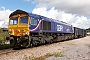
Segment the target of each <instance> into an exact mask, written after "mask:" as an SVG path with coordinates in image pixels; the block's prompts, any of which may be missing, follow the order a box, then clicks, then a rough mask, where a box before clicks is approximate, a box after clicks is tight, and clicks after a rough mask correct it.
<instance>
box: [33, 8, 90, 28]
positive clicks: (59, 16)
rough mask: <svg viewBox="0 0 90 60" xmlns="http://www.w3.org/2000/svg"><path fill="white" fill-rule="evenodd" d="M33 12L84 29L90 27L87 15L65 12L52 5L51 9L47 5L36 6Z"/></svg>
mask: <svg viewBox="0 0 90 60" xmlns="http://www.w3.org/2000/svg"><path fill="white" fill-rule="evenodd" d="M32 13H35V14H39V15H42V16H46V17H48V18H53V19H56V20H60V21H63V22H67V23H68V24H71V25H73V26H74V27H79V28H84V29H86V28H89V27H90V25H89V24H90V19H88V18H87V17H85V16H83V15H82V16H79V15H77V14H71V13H65V12H64V11H60V10H58V9H55V8H54V7H52V8H51V9H47V8H46V7H41V8H35V9H33V11H32Z"/></svg>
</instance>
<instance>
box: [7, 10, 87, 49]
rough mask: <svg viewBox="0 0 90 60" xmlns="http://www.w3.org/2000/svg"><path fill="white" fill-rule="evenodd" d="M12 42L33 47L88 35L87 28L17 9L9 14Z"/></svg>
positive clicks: (9, 29)
mask: <svg viewBox="0 0 90 60" xmlns="http://www.w3.org/2000/svg"><path fill="white" fill-rule="evenodd" d="M8 33H9V36H10V37H8V38H7V40H10V44H11V45H12V46H13V48H19V47H31V46H37V45H42V44H46V43H53V42H58V41H62V40H68V39H74V38H79V37H84V36H86V30H85V29H80V28H76V27H73V26H72V25H69V24H67V23H65V22H62V21H59V20H55V19H51V18H47V17H44V16H41V15H37V14H33V13H28V12H26V11H23V10H16V11H14V12H12V13H11V14H10V16H9V23H8Z"/></svg>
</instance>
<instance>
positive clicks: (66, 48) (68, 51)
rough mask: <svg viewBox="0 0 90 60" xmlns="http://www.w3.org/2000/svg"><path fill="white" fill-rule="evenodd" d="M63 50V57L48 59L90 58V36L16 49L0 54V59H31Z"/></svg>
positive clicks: (82, 59)
mask: <svg viewBox="0 0 90 60" xmlns="http://www.w3.org/2000/svg"><path fill="white" fill-rule="evenodd" d="M54 52H61V53H62V54H63V57H58V58H56V57H54V56H51V57H48V58H46V60H90V36H87V37H84V38H80V39H74V40H69V41H64V42H58V43H53V44H50V45H43V46H39V47H34V48H27V49H22V50H16V51H15V52H11V53H7V54H2V55H0V60H30V58H31V57H40V56H44V55H46V54H47V53H54Z"/></svg>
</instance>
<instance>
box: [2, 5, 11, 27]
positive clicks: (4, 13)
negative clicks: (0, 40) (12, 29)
mask: <svg viewBox="0 0 90 60" xmlns="http://www.w3.org/2000/svg"><path fill="white" fill-rule="evenodd" d="M11 12H12V11H11V10H9V9H5V7H1V8H0V27H2V28H3V27H7V26H8V17H9V14H10V13H11Z"/></svg>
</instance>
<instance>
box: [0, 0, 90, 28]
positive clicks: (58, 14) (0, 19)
mask: <svg viewBox="0 0 90 60" xmlns="http://www.w3.org/2000/svg"><path fill="white" fill-rule="evenodd" d="M4 2H5V0H3V1H0V6H1V8H0V27H7V22H8V20H7V19H8V16H9V14H10V13H11V12H13V11H14V10H16V9H23V10H25V11H27V12H32V13H35V14H39V15H43V16H46V17H49V18H53V19H57V20H60V21H64V22H67V23H68V24H71V25H73V26H75V27H79V28H85V29H86V28H89V27H90V8H89V7H90V0H19V1H18V0H13V1H11V2H10V1H7V3H13V6H12V4H11V5H10V4H7V3H5V4H4ZM15 2H18V3H19V4H17V5H16V3H15Z"/></svg>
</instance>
